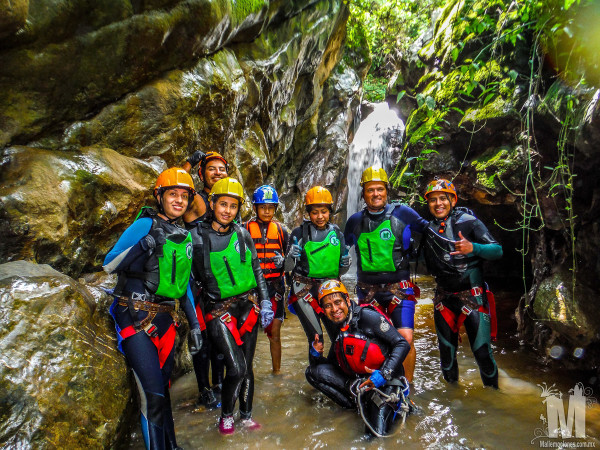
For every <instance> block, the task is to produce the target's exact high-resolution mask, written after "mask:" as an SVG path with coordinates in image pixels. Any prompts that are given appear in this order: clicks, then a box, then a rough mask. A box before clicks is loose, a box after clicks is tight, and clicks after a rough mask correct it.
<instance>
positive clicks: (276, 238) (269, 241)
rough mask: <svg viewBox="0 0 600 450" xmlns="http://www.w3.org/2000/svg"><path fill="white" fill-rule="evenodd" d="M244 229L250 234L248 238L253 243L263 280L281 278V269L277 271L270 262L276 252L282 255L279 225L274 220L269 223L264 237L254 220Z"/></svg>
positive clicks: (281, 236)
mask: <svg viewBox="0 0 600 450" xmlns="http://www.w3.org/2000/svg"><path fill="white" fill-rule="evenodd" d="M246 229H247V230H248V231H249V232H250V236H252V240H253V241H254V246H255V247H256V253H257V254H258V260H259V261H260V268H261V269H262V272H263V275H264V276H265V279H266V280H269V278H278V277H280V276H282V275H283V267H282V268H280V269H278V268H277V267H275V264H274V263H273V260H272V258H273V257H274V256H275V252H278V253H280V254H281V255H283V254H284V249H283V229H282V228H281V225H280V224H279V223H278V222H276V221H274V220H272V221H271V222H269V225H268V226H267V232H266V233H265V236H263V235H262V232H261V226H260V225H259V224H258V222H256V221H255V220H251V221H250V222H247V223H246Z"/></svg>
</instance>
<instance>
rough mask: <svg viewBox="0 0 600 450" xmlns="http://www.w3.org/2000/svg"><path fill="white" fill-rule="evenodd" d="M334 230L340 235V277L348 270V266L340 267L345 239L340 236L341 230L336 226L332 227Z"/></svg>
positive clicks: (344, 250) (344, 249)
mask: <svg viewBox="0 0 600 450" xmlns="http://www.w3.org/2000/svg"><path fill="white" fill-rule="evenodd" d="M334 228H335V230H336V231H337V232H338V233H339V235H340V248H341V249H342V251H341V252H340V276H342V275H344V274H346V273H347V272H348V270H350V267H349V266H348V267H344V266H342V257H343V256H344V253H346V238H345V237H344V235H343V234H342V230H340V228H339V227H338V226H337V225H334Z"/></svg>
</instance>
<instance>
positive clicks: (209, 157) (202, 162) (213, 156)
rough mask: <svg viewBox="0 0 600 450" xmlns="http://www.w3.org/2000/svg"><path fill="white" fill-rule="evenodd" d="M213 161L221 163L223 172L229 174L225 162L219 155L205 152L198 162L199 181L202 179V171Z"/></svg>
mask: <svg viewBox="0 0 600 450" xmlns="http://www.w3.org/2000/svg"><path fill="white" fill-rule="evenodd" d="M213 159H219V160H221V161H223V164H225V172H227V173H229V164H227V160H226V159H225V158H223V156H221V154H220V153H218V152H206V154H205V155H204V156H203V157H202V159H201V160H200V167H198V175H200V178H201V179H204V170H205V169H206V165H207V164H208V162H209V161H212V160H213Z"/></svg>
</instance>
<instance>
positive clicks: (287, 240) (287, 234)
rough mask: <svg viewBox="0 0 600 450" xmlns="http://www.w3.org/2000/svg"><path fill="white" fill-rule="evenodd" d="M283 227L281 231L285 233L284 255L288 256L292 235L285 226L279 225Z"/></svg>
mask: <svg viewBox="0 0 600 450" xmlns="http://www.w3.org/2000/svg"><path fill="white" fill-rule="evenodd" d="M279 225H281V231H282V232H283V248H282V250H283V252H284V253H283V254H284V255H287V251H288V247H289V246H290V233H289V232H288V230H287V229H286V228H285V227H284V226H283V224H281V223H280V224H279Z"/></svg>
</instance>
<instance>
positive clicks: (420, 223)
mask: <svg viewBox="0 0 600 450" xmlns="http://www.w3.org/2000/svg"><path fill="white" fill-rule="evenodd" d="M392 215H393V216H396V217H397V218H398V219H400V220H401V221H402V222H404V223H405V224H407V225H409V226H410V229H411V230H412V231H415V232H417V233H421V234H423V233H424V232H425V229H426V228H427V225H428V224H429V222H428V221H427V220H425V219H423V218H422V217H421V216H420V215H419V213H418V212H416V211H415V210H414V209H412V208H410V207H408V206H405V205H399V206H396V207H395V208H394V211H393V212H392Z"/></svg>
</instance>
